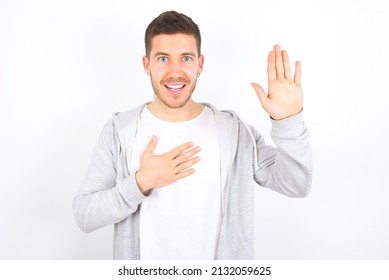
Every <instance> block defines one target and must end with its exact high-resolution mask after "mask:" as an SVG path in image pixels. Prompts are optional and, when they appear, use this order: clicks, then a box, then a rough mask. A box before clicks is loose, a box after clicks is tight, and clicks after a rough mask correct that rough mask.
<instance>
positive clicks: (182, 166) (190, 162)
mask: <svg viewBox="0 0 389 280" xmlns="http://www.w3.org/2000/svg"><path fill="white" fill-rule="evenodd" d="M199 161H200V157H194V158H192V159H190V160H188V161H186V162H183V163H181V164H179V165H177V166H176V168H175V169H174V171H175V172H176V173H179V172H183V171H185V170H187V169H188V168H190V167H192V165H194V164H196V163H198V162H199Z"/></svg>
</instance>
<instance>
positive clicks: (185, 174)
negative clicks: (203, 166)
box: [174, 168, 195, 181]
mask: <svg viewBox="0 0 389 280" xmlns="http://www.w3.org/2000/svg"><path fill="white" fill-rule="evenodd" d="M194 172H195V170H194V169H193V168H191V169H188V170H185V171H182V172H179V173H177V174H176V175H175V176H174V181H177V180H179V179H182V178H185V177H188V176H189V175H192V174H193V173H194Z"/></svg>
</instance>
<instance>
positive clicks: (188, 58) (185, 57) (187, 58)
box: [182, 55, 192, 62]
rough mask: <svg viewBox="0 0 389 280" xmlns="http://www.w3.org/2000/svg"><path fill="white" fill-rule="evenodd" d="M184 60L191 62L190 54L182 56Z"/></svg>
mask: <svg viewBox="0 0 389 280" xmlns="http://www.w3.org/2000/svg"><path fill="white" fill-rule="evenodd" d="M182 60H183V61H185V62H189V61H191V60H192V58H191V57H190V56H187V55H186V56H184V57H183V58H182Z"/></svg>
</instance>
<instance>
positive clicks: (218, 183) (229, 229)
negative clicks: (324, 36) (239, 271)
mask: <svg viewBox="0 0 389 280" xmlns="http://www.w3.org/2000/svg"><path fill="white" fill-rule="evenodd" d="M145 44H146V56H144V57H143V65H144V69H145V71H146V73H147V74H148V75H149V76H150V78H151V84H152V87H153V90H154V100H153V101H152V102H150V103H148V104H143V105H141V106H139V107H138V108H135V109H132V110H130V111H127V112H124V113H117V114H114V116H113V118H112V120H110V121H109V122H108V123H107V124H106V126H105V127H104V129H103V131H102V133H101V136H100V138H99V140H98V142H97V144H96V146H95V149H94V152H93V158H92V163H91V165H90V167H89V169H88V171H87V174H86V176H85V179H84V181H83V183H82V185H81V188H80V191H79V194H78V195H77V196H76V197H75V199H74V207H73V209H74V214H75V218H76V221H77V224H78V225H79V227H80V228H81V229H82V230H83V231H85V232H90V231H93V230H96V229H98V228H101V227H103V226H106V225H111V224H113V225H114V230H115V231H114V258H115V259H252V258H253V257H254V252H253V239H254V236H253V228H254V217H253V214H254V210H253V204H254V201H253V197H254V195H253V186H254V182H256V183H258V184H259V185H261V186H264V187H268V188H271V189H274V190H275V191H278V192H280V193H282V194H285V195H287V196H291V197H304V196H306V195H307V194H308V192H309V189H310V185H311V176H312V160H311V153H310V147H309V141H308V132H307V129H306V127H305V125H304V122H303V120H302V108H303V103H302V100H303V96H302V89H301V84H300V81H301V66H300V63H299V62H297V63H296V69H295V75H294V77H292V73H291V67H290V65H289V59H288V55H287V53H286V52H285V51H281V50H280V47H279V46H278V45H276V46H275V47H274V49H273V50H272V51H271V52H270V54H269V58H268V80H269V90H268V93H265V91H264V90H263V89H262V87H261V86H259V85H258V84H255V83H253V84H252V86H253V87H254V89H255V91H256V93H257V95H258V98H259V100H260V102H261V104H262V107H263V108H264V109H265V110H266V112H268V113H269V115H270V117H271V122H272V138H273V140H274V142H275V143H276V145H277V149H276V148H274V147H271V146H267V145H266V144H265V142H264V140H263V137H261V135H260V134H259V133H258V132H257V131H256V130H255V129H253V128H251V127H249V126H247V125H246V124H245V123H244V122H242V121H241V120H240V119H239V117H238V116H237V115H236V114H235V113H233V112H229V111H218V110H217V109H215V108H214V107H213V106H211V105H209V104H199V103H196V102H195V101H194V100H193V99H192V94H193V92H194V90H195V87H196V82H197V78H198V77H199V76H200V74H201V71H202V69H203V62H204V57H203V56H202V55H201V50H200V48H201V37H200V31H199V29H198V27H197V25H196V24H195V23H194V22H193V21H192V20H191V19H190V18H189V17H187V16H185V15H183V14H180V13H177V12H174V11H170V12H165V13H163V14H161V15H160V16H158V17H157V18H156V19H154V20H153V21H152V22H151V23H150V25H149V26H148V28H147V30H146V35H145Z"/></svg>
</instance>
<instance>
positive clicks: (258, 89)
mask: <svg viewBox="0 0 389 280" xmlns="http://www.w3.org/2000/svg"><path fill="white" fill-rule="evenodd" d="M251 86H252V87H253V88H254V90H255V92H256V93H257V96H258V98H259V101H261V104H262V107H266V105H267V104H268V102H269V99H268V98H267V94H266V92H265V91H264V90H263V88H262V87H261V86H260V85H258V84H257V83H252V84H251Z"/></svg>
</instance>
